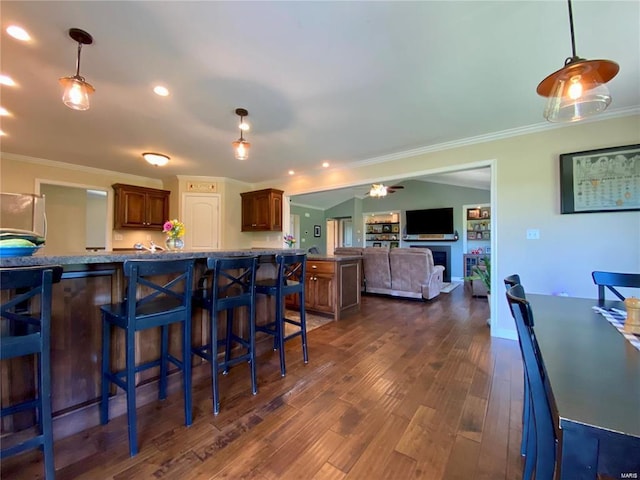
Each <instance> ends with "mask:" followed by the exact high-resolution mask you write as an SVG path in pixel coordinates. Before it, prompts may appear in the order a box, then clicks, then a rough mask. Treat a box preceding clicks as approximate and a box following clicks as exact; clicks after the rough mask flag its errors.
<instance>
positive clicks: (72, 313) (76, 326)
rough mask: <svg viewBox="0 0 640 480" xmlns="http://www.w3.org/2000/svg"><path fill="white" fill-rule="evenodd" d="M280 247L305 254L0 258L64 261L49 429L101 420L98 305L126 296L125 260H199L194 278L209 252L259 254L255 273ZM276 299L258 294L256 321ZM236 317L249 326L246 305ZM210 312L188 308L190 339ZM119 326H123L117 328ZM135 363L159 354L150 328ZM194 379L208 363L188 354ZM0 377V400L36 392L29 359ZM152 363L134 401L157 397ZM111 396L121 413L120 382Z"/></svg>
mask: <svg viewBox="0 0 640 480" xmlns="http://www.w3.org/2000/svg"><path fill="white" fill-rule="evenodd" d="M278 253H303V250H295V249H294V250H292V249H269V248H264V249H237V250H212V251H196V250H180V251H175V252H174V251H171V252H168V251H164V252H154V253H151V252H148V251H141V250H132V251H99V252H79V253H73V254H56V253H55V252H47V248H46V247H45V248H43V249H42V251H40V252H38V253H36V254H35V255H33V256H25V257H6V258H0V267H3V268H4V267H21V266H31V265H61V266H62V267H63V276H62V280H61V281H60V283H57V284H54V286H53V302H52V318H51V322H52V325H51V375H52V403H53V414H54V436H55V438H56V439H59V438H63V437H66V436H68V435H71V434H73V433H76V432H79V431H81V430H84V429H86V428H88V427H91V426H94V425H97V424H98V423H99V415H98V405H99V401H100V386H101V374H100V371H101V368H100V358H101V348H102V347H101V342H102V337H101V336H102V320H101V314H100V306H101V305H105V304H108V303H112V302H119V301H122V300H123V297H124V292H125V288H126V286H125V284H126V279H125V277H124V275H123V271H122V265H123V263H124V261H126V260H129V259H190V258H193V259H196V270H195V281H197V280H198V279H199V278H200V277H201V276H202V275H203V274H204V273H205V271H206V258H207V257H229V256H244V255H257V256H258V257H259V258H260V267H259V268H258V273H257V278H258V279H261V278H274V277H275V275H276V270H275V265H274V263H273V262H274V257H275V255H276V254H278ZM272 302H273V300H272V299H269V298H266V297H264V296H262V295H258V299H257V309H256V322H257V323H258V324H263V323H266V322H267V321H268V319H269V318H271V317H272V315H273V313H272V312H273V311H274V305H273V303H272ZM238 313H239V314H238V315H237V316H236V318H237V319H238V322H240V325H239V328H241V329H246V328H248V323H247V316H246V313H245V312H244V311H240V312H238ZM206 315H207V313H206V312H205V311H203V310H201V309H199V308H194V311H193V324H192V325H193V329H192V344H193V345H202V344H204V343H206V341H207V338H208V334H207V328H206V326H207V317H206ZM116 330H120V329H116ZM170 337H171V338H170V351H171V352H172V353H174V355H176V356H177V357H178V358H180V357H181V354H180V351H181V350H180V342H181V338H180V337H181V335H180V330H179V327H177V326H176V327H175V329H173V328H172V329H171V330H170ZM268 340H269V339H267V338H266V337H259V338H258V344H257V346H256V349H257V352H258V354H260V353H261V352H265V351H267V350H270V349H271V346H272V342H271V341H268ZM136 343H137V345H136V352H137V354H136V362H137V363H139V362H144V361H147V360H150V359H153V358H157V357H158V356H159V355H158V350H159V345H160V342H159V331H158V329H150V330H148V331H142V332H138V333H137V334H136ZM112 352H113V353H112V359H111V361H112V364H113V365H112V366H113V367H117V368H123V367H124V334H123V332H121V331H118V332H115V333H114V337H113V338H112ZM193 362H194V369H193V380H194V382H197V381H199V380H202V381H204V380H205V378H208V377H209V376H210V370H209V366H208V365H204V364H203V363H201V362H202V361H201V360H200V359H198V358H197V357H196V358H194V359H193ZM1 370H2V371H1V376H0V381H1V382H2V385H1V392H2V403H3V405H4V404H6V403H7V401H8V400H9V399H12V401H15V400H16V399H17V398H20V397H27V396H29V395H30V394H32V392H33V385H34V364H33V360H32V359H29V358H28V357H27V358H26V359H24V358H23V359H16V360H10V361H3V362H2V365H1ZM157 376H158V371H157V369H151V370H148V371H145V372H141V373H139V374H138V375H137V377H136V379H137V381H136V383H137V385H138V395H137V396H138V404H144V403H148V402H151V401H155V399H156V398H157V385H156V380H155V379H156V378H157ZM180 378H181V375H170V379H169V392H172V391H175V390H177V389H178V388H179V386H180V381H181V380H180ZM112 393H113V395H112V397H111V400H110V409H111V417H112V418H113V417H115V416H118V415H122V414H124V413H125V411H126V405H125V395H124V394H123V391H122V390H120V389H117V390H116V389H114V390H113V391H112ZM33 421H34V417H33V414H32V412H24V413H22V414H19V415H16V416H15V417H14V419H13V423H4V424H3V426H2V430H3V432H4V431H6V430H10V431H17V430H22V429H24V428H27V427H29V426H30V425H32V424H33Z"/></svg>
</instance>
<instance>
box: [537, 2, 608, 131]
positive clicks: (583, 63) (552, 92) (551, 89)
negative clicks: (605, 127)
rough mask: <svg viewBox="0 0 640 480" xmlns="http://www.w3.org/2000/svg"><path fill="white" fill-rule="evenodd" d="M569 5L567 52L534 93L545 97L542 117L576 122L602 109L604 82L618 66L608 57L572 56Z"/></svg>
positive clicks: (605, 103) (605, 102) (605, 93)
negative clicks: (569, 40) (565, 56)
mask: <svg viewBox="0 0 640 480" xmlns="http://www.w3.org/2000/svg"><path fill="white" fill-rule="evenodd" d="M567 2H568V5H569V26H570V28H571V52H572V56H571V57H569V58H567V59H566V60H565V62H564V67H562V68H561V69H560V70H558V71H557V72H553V73H552V74H551V75H549V76H548V77H547V78H545V79H544V80H542V82H540V84H539V85H538V88H537V92H538V94H539V95H542V96H543V97H549V99H548V100H547V105H546V107H545V110H544V118H546V119H547V120H548V121H550V122H576V121H578V120H582V119H583V118H585V117H588V116H591V115H595V114H597V113H600V112H602V111H604V110H605V109H606V108H607V107H608V106H609V104H610V103H611V95H610V93H609V89H608V88H607V85H606V83H607V82H608V81H609V80H611V79H612V78H613V77H615V76H616V74H617V73H618V70H620V67H619V66H618V64H617V63H616V62H612V61H611V60H585V59H584V58H580V57H578V56H577V55H576V44H575V35H574V32H573V11H572V9H571V0H567Z"/></svg>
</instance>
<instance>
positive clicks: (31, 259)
mask: <svg viewBox="0 0 640 480" xmlns="http://www.w3.org/2000/svg"><path fill="white" fill-rule="evenodd" d="M283 252H286V253H304V250H301V249H290V248H286V249H283V248H245V249H235V250H231V249H229V250H223V249H219V250H187V249H184V250H178V251H162V252H154V253H151V252H149V251H146V250H116V251H108V250H104V251H91V252H77V253H56V252H47V250H46V247H44V248H43V249H42V250H41V251H39V252H37V253H36V254H35V255H33V256H25V257H2V258H0V267H26V266H31V265H82V264H90V263H121V262H124V261H125V260H132V259H148V258H149V259H150V258H153V259H163V258H164V259H171V260H178V259H183V258H206V257H236V256H243V255H258V256H262V255H276V254H278V253H283Z"/></svg>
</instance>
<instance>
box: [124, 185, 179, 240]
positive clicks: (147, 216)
mask: <svg viewBox="0 0 640 480" xmlns="http://www.w3.org/2000/svg"><path fill="white" fill-rule="evenodd" d="M112 187H113V189H114V191H115V208H114V212H113V223H114V228H115V229H120V228H136V229H149V230H158V229H160V230H161V229H162V225H163V224H164V222H166V221H167V220H168V219H169V195H170V194H171V192H169V191H168V190H158V189H155V188H146V187H138V186H135V185H123V184H121V183H116V184H114V185H112Z"/></svg>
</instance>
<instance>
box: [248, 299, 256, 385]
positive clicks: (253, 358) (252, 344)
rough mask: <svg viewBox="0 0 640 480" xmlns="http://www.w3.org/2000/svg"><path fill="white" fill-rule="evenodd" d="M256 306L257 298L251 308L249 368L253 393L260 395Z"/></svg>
mask: <svg viewBox="0 0 640 480" xmlns="http://www.w3.org/2000/svg"><path fill="white" fill-rule="evenodd" d="M255 320H256V305H255V298H254V301H253V302H251V305H250V306H249V348H250V349H251V353H250V354H249V368H251V393H252V394H253V395H256V394H257V393H258V380H257V376H256V321H255Z"/></svg>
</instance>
